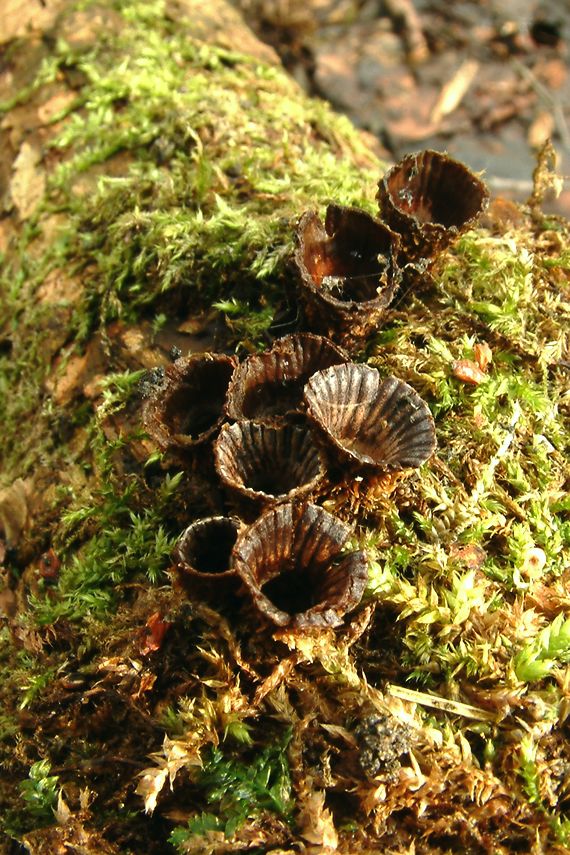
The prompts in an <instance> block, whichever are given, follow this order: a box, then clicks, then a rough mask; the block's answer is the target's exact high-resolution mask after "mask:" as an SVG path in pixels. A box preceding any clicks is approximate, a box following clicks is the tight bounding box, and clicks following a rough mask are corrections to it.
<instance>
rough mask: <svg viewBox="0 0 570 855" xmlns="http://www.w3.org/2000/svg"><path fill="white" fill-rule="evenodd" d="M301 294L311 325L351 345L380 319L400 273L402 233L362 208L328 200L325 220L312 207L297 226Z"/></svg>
mask: <svg viewBox="0 0 570 855" xmlns="http://www.w3.org/2000/svg"><path fill="white" fill-rule="evenodd" d="M296 239H297V248H296V251H295V264H296V266H297V270H298V272H299V282H298V293H299V300H300V303H301V305H302V306H303V310H304V313H305V316H306V319H307V322H308V324H309V326H310V327H311V329H314V330H317V331H319V332H322V333H324V334H325V335H327V336H329V337H330V338H332V339H333V340H334V341H339V342H340V343H341V344H342V345H345V346H346V347H351V346H354V345H356V344H357V343H358V342H360V341H362V340H363V339H365V338H366V336H368V335H369V334H370V333H371V332H372V331H374V330H375V329H376V328H377V327H378V326H379V325H380V322H381V320H382V318H383V316H384V314H385V310H386V308H387V306H389V305H390V303H391V301H392V299H393V297H394V295H395V293H396V291H397V289H398V286H399V285H400V282H401V275H400V271H399V268H398V267H397V264H396V259H397V256H398V251H399V244H400V238H399V237H398V235H397V234H396V233H395V232H394V231H392V230H391V229H390V228H389V227H388V226H387V225H386V224H384V223H381V222H380V221H379V220H377V219H375V218H374V217H371V216H370V214H367V213H366V212H365V211H361V210H359V209H358V208H349V207H342V206H340V205H329V206H328V208H327V211H326V216H325V221H324V224H323V223H322V222H321V220H320V218H319V216H318V214H317V213H316V211H307V212H306V213H305V214H303V216H302V217H301V219H300V220H299V224H298V226H297V231H296Z"/></svg>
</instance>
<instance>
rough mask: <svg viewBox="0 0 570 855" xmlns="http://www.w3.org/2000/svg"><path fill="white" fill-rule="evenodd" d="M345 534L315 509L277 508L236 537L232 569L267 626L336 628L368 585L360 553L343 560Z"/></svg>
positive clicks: (345, 528) (337, 523)
mask: <svg viewBox="0 0 570 855" xmlns="http://www.w3.org/2000/svg"><path fill="white" fill-rule="evenodd" d="M350 533H351V529H350V528H349V527H348V526H347V525H345V524H344V523H343V522H341V521H340V520H338V519H337V518H336V517H334V516H332V514H329V513H327V512H326V511H324V510H323V509H322V508H320V507H318V506H316V505H304V506H301V505H294V504H292V503H286V504H283V505H279V506H277V507H276V508H273V509H271V510H268V511H266V512H265V513H264V514H262V516H260V517H259V519H258V520H257V521H256V522H255V523H254V524H253V525H252V526H251V527H250V528H248V529H247V530H245V531H244V532H243V533H242V534H241V535H240V537H239V538H238V540H237V543H236V545H235V547H234V553H233V567H234V569H235V571H236V573H237V575H238V576H239V578H240V579H241V580H242V582H243V584H244V586H245V588H246V589H247V591H248V593H249V594H250V596H251V598H252V600H253V602H254V604H255V606H256V607H257V609H258V610H259V611H260V612H261V614H262V615H263V616H264V617H265V618H266V619H267V620H268V621H270V622H272V623H274V624H276V625H277V626H280V627H289V628H291V629H296V630H311V629H325V628H330V627H335V626H339V625H340V624H341V623H342V622H343V617H344V615H345V614H346V613H347V612H349V611H350V610H351V609H353V608H355V607H356V606H357V605H358V603H359V602H360V600H361V598H362V594H363V592H364V588H365V585H366V582H367V579H368V568H367V562H366V557H365V555H364V553H363V552H352V553H349V554H345V555H343V554H342V549H343V547H344V545H345V543H346V541H347V539H348V537H349V536H350Z"/></svg>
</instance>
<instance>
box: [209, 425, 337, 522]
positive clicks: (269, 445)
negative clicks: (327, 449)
mask: <svg viewBox="0 0 570 855" xmlns="http://www.w3.org/2000/svg"><path fill="white" fill-rule="evenodd" d="M214 461H215V466H216V471H217V473H218V476H219V478H220V480H221V481H222V483H223V484H224V486H225V487H226V488H227V489H228V490H229V491H230V492H231V493H233V495H234V496H236V497H237V498H238V499H246V500H249V501H250V502H256V503H257V504H258V505H270V504H275V503H276V502H278V501H286V500H289V501H292V500H293V499H298V498H300V497H302V496H303V497H307V496H309V495H311V494H313V493H314V492H315V490H316V489H317V488H318V486H319V484H320V483H321V481H322V480H323V477H324V471H325V470H324V466H323V463H322V461H321V456H320V453H319V450H318V449H317V447H316V446H315V443H314V440H313V437H312V435H311V433H310V431H309V429H308V428H307V426H306V425H303V426H300V425H277V426H273V427H272V426H270V425H264V424H257V423H256V422H251V421H240V422H236V423H235V424H234V425H227V424H226V425H224V426H223V427H222V430H221V431H220V435H219V437H218V439H217V440H216V443H215V447H214Z"/></svg>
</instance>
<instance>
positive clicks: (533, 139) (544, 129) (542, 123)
mask: <svg viewBox="0 0 570 855" xmlns="http://www.w3.org/2000/svg"><path fill="white" fill-rule="evenodd" d="M555 124H556V122H555V121H554V116H553V115H552V113H550V112H549V111H548V110H542V111H541V112H540V113H538V115H537V116H535V118H534V120H533V121H532V124H531V126H530V128H529V129H528V134H527V139H528V144H529V146H530V147H531V148H540V147H541V146H542V145H544V143H545V142H546V141H547V140H549V139H550V138H551V137H552V134H553V133H554V127H555Z"/></svg>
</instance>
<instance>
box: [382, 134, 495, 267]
mask: <svg viewBox="0 0 570 855" xmlns="http://www.w3.org/2000/svg"><path fill="white" fill-rule="evenodd" d="M376 198H377V200H378V204H379V208H380V216H381V218H382V220H383V221H384V222H385V223H387V224H388V225H389V226H390V228H391V229H393V230H394V231H395V232H398V234H399V235H400V237H401V243H402V258H401V259H400V261H406V262H414V261H419V260H429V259H434V258H435V257H436V256H437V255H438V253H440V252H441V251H442V250H443V249H445V248H446V247H448V246H450V244H452V243H453V242H454V241H455V240H456V239H457V238H458V237H459V235H461V234H462V233H463V232H465V231H467V229H470V228H472V227H473V226H474V225H475V223H476V221H477V218H478V217H479V215H480V214H481V213H482V212H483V211H484V210H485V209H486V207H487V205H488V203H489V191H488V190H487V187H486V186H485V184H484V182H483V181H482V180H481V179H480V178H479V176H478V175H475V173H473V172H472V171H471V170H470V169H469V168H468V167H467V166H465V164H464V163H461V162H460V161H458V160H453V158H451V157H449V156H448V155H447V154H445V153H443V152H439V151H432V150H431V149H426V150H424V151H419V152H416V153H415V154H408V155H406V156H405V157H403V158H402V160H400V161H399V162H398V163H396V164H395V166H393V167H392V168H391V169H389V170H388V171H387V172H386V174H385V175H384V176H383V178H382V179H381V180H380V183H379V185H378V193H377V195H376Z"/></svg>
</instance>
